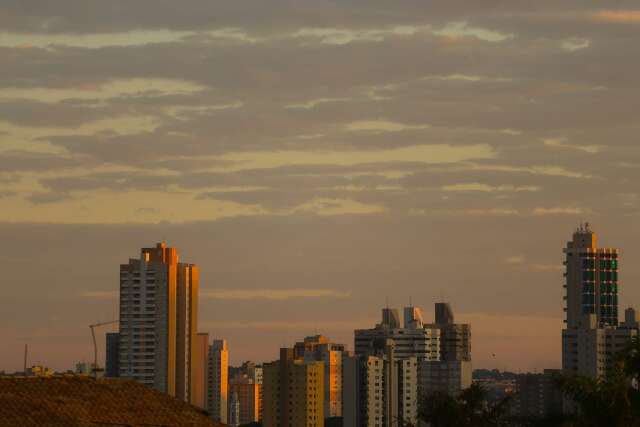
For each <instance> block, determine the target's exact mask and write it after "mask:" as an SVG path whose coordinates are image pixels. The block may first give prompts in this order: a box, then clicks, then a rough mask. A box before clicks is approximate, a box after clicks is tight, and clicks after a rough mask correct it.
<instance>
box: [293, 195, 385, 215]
mask: <svg viewBox="0 0 640 427" xmlns="http://www.w3.org/2000/svg"><path fill="white" fill-rule="evenodd" d="M386 211H387V208H386V207H384V206H380V205H371V204H366V203H361V202H357V201H355V200H351V199H329V198H322V197H316V198H314V199H313V200H311V201H309V202H306V203H303V204H301V205H299V206H296V207H295V208H294V209H293V211H292V212H293V213H313V214H316V215H323V216H327V215H365V214H379V213H383V212H386Z"/></svg>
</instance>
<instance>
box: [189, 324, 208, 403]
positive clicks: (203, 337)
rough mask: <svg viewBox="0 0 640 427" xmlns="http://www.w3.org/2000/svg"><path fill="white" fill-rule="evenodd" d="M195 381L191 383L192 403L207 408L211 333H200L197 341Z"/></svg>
mask: <svg viewBox="0 0 640 427" xmlns="http://www.w3.org/2000/svg"><path fill="white" fill-rule="evenodd" d="M194 352H195V355H196V357H195V362H194V365H193V370H194V381H193V383H192V384H191V404H192V405H195V406H197V407H198V408H202V409H207V385H208V384H209V334H206V333H199V334H198V335H197V336H196V341H195V349H194Z"/></svg>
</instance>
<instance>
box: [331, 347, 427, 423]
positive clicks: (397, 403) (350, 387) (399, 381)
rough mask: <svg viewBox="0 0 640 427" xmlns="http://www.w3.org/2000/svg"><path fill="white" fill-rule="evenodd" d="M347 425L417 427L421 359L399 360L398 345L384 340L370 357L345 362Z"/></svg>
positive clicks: (345, 421) (345, 417)
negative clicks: (409, 426) (407, 426)
mask: <svg viewBox="0 0 640 427" xmlns="http://www.w3.org/2000/svg"><path fill="white" fill-rule="evenodd" d="M343 387H344V392H345V393H344V412H343V425H345V426H353V427H396V426H402V425H417V418H418V359H417V358H416V357H408V358H402V359H397V358H396V357H395V343H394V341H393V340H391V339H386V340H385V339H380V340H378V341H376V342H375V343H374V345H373V349H372V350H371V351H370V352H369V354H367V355H349V356H345V359H344V386H343Z"/></svg>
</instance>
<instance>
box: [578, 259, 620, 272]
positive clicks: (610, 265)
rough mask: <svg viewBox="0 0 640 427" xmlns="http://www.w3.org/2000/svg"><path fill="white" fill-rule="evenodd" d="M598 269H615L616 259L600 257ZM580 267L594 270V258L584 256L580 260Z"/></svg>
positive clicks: (616, 267)
mask: <svg viewBox="0 0 640 427" xmlns="http://www.w3.org/2000/svg"><path fill="white" fill-rule="evenodd" d="M599 264H600V270H617V269H618V260H616V259H601V260H600V263H599ZM582 268H584V269H586V270H594V269H595V268H596V260H595V259H594V258H585V259H583V260H582Z"/></svg>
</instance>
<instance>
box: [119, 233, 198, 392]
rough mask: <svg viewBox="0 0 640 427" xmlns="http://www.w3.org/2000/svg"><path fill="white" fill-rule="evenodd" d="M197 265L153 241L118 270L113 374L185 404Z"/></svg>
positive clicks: (191, 359)
mask: <svg viewBox="0 0 640 427" xmlns="http://www.w3.org/2000/svg"><path fill="white" fill-rule="evenodd" d="M198 286H199V273H198V268H197V266H195V265H193V264H185V263H180V262H179V261H178V252H177V250H176V249H175V248H170V247H167V245H166V244H165V243H164V242H163V243H158V244H157V245H156V246H155V247H153V248H143V249H142V250H141V254H140V258H139V259H130V260H129V262H128V263H127V264H122V265H121V266H120V331H119V349H118V352H119V358H118V363H119V376H120V377H122V378H131V379H134V380H136V381H138V382H140V383H142V384H145V385H147V386H149V387H153V388H155V389H156V390H159V391H162V392H164V393H167V394H169V395H171V396H174V397H176V398H177V399H179V400H183V401H186V402H190V401H191V384H192V382H193V381H194V375H195V372H194V370H193V365H194V358H195V356H196V355H195V352H194V351H193V347H194V341H195V339H196V334H197V324H198V323H197V322H198V320H197V319H198Z"/></svg>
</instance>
